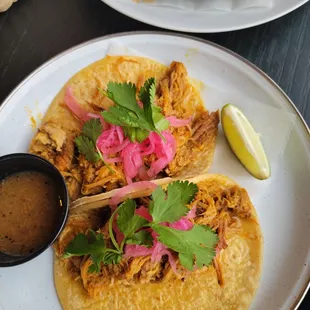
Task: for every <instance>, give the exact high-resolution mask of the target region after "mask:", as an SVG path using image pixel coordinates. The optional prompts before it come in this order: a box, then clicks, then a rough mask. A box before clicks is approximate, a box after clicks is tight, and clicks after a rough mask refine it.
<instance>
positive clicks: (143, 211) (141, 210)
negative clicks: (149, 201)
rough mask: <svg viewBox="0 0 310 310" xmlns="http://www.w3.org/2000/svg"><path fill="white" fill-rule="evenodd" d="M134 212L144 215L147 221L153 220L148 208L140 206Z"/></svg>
mask: <svg viewBox="0 0 310 310" xmlns="http://www.w3.org/2000/svg"><path fill="white" fill-rule="evenodd" d="M136 214H137V215H140V216H142V217H144V218H145V219H146V220H148V221H152V220H153V218H152V216H151V214H150V213H149V210H148V209H147V208H146V207H144V206H140V207H139V208H138V209H136Z"/></svg>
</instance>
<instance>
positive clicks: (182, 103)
mask: <svg viewBox="0 0 310 310" xmlns="http://www.w3.org/2000/svg"><path fill="white" fill-rule="evenodd" d="M193 93H194V88H193V86H192V85H191V83H190V81H189V79H188V76H187V71H186V68H185V66H184V65H183V64H182V63H180V62H172V63H171V65H170V68H169V70H168V72H167V74H166V75H165V76H164V77H163V78H162V79H161V80H160V82H159V85H158V89H157V100H156V103H157V105H159V106H160V107H161V108H162V111H163V113H164V115H166V116H171V115H174V116H177V117H180V118H188V117H191V116H193V115H192V114H191V112H192V111H191V109H189V107H188V106H187V103H188V101H189V99H190V97H191V96H192V95H193Z"/></svg>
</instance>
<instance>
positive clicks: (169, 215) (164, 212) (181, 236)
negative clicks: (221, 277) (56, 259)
mask: <svg viewBox="0 0 310 310" xmlns="http://www.w3.org/2000/svg"><path fill="white" fill-rule="evenodd" d="M197 191H198V187H197V185H195V184H193V183H189V182H188V181H185V182H180V181H177V182H173V183H171V184H169V185H168V187H167V191H166V192H164V190H162V188H160V187H158V188H157V189H156V190H155V191H154V192H153V194H152V201H151V203H150V205H149V212H150V214H151V216H152V218H153V221H151V222H150V221H148V220H146V219H145V218H143V217H141V216H139V215H137V214H135V210H136V203H135V201H134V200H132V199H129V200H126V201H125V202H123V203H122V204H121V205H120V206H119V207H118V208H117V209H116V210H115V211H114V212H113V214H112V216H111V218H110V220H109V224H108V225H109V234H110V238H111V242H112V244H113V247H112V248H107V247H106V244H105V241H104V238H103V235H102V234H101V233H94V232H92V231H91V234H90V235H89V236H85V235H83V234H79V235H78V236H76V237H75V238H74V239H73V241H72V242H71V243H70V244H69V246H68V247H67V248H66V250H65V255H64V257H70V256H73V255H77V256H81V255H90V258H91V259H92V261H93V265H91V266H90V269H89V271H90V272H94V271H98V270H99V269H100V264H101V263H103V264H117V263H119V262H120V260H121V259H122V256H123V253H124V246H125V244H140V245H144V246H146V247H150V246H152V241H153V240H152V237H151V236H150V234H149V232H148V231H147V230H145V228H152V229H153V230H154V231H155V232H156V233H157V234H158V235H159V237H158V240H159V241H160V242H162V243H163V244H164V245H166V246H167V247H168V248H169V249H171V250H173V251H175V252H177V253H178V255H179V259H180V263H181V264H182V265H183V266H184V267H185V268H186V269H188V270H193V268H194V265H195V264H196V265H197V266H198V267H199V268H201V267H202V266H203V265H205V266H208V265H209V264H210V263H211V262H212V259H213V257H214V256H215V250H214V247H215V245H216V243H217V241H218V238H217V235H216V233H215V232H213V231H212V230H211V229H210V228H209V227H207V226H201V225H196V224H195V225H194V226H193V228H192V229H191V230H187V231H182V230H177V229H174V228H171V227H167V226H164V225H162V223H163V222H165V223H173V222H175V221H178V220H179V219H180V218H181V217H182V216H184V215H186V214H187V213H188V211H189V209H188V208H187V207H186V205H187V204H189V203H190V202H191V201H192V199H193V198H194V196H195V195H196V193H197ZM117 214H118V217H117V220H116V223H117V226H118V229H119V230H120V231H121V232H122V233H123V234H124V239H123V241H122V242H121V244H120V245H119V244H118V243H117V242H116V240H115V236H114V233H113V229H112V224H113V221H114V219H115V217H116V215H117Z"/></svg>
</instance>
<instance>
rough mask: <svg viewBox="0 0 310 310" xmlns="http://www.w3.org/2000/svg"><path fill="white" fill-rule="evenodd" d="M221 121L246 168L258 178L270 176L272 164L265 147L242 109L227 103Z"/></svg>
mask: <svg viewBox="0 0 310 310" xmlns="http://www.w3.org/2000/svg"><path fill="white" fill-rule="evenodd" d="M221 122H222V127H223V130H224V133H225V136H226V138H227V141H228V143H229V145H230V147H231V149H232V151H233V153H234V154H235V155H236V157H237V158H238V159H239V161H240V162H241V164H242V165H243V166H244V167H245V169H246V170H247V171H248V172H249V173H250V174H251V175H252V176H254V177H255V178H257V179H260V180H264V179H267V178H269V176H270V166H269V163H268V159H267V156H266V153H265V151H264V147H263V145H262V143H261V141H260V138H259V135H258V134H257V133H256V132H255V130H254V128H253V127H252V125H251V124H250V122H249V121H248V119H247V118H246V117H245V115H244V114H243V113H242V111H241V110H240V109H239V108H237V107H236V106H234V105H232V104H226V105H225V106H224V107H223V108H222V111H221Z"/></svg>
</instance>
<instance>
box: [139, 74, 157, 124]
mask: <svg viewBox="0 0 310 310" xmlns="http://www.w3.org/2000/svg"><path fill="white" fill-rule="evenodd" d="M155 93H156V88H155V79H154V78H150V79H148V80H146V81H145V83H144V85H143V86H142V87H141V88H140V92H139V99H140V100H141V101H142V102H143V110H144V115H145V118H146V119H147V121H148V122H149V123H150V125H151V126H152V128H153V129H156V127H155V123H154V120H153V110H152V105H153V103H154V99H155Z"/></svg>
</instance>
